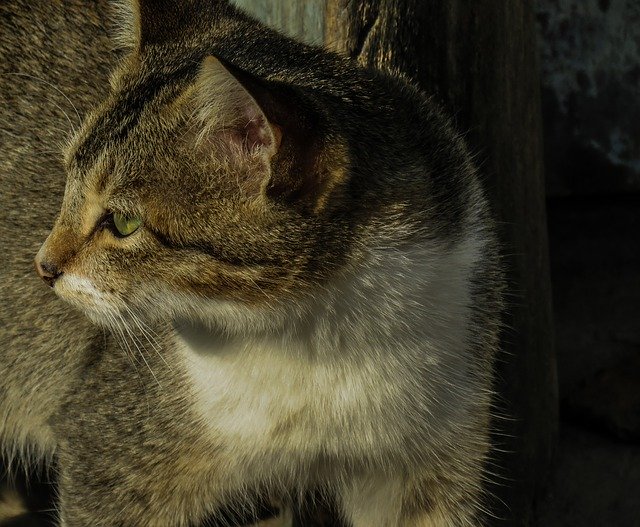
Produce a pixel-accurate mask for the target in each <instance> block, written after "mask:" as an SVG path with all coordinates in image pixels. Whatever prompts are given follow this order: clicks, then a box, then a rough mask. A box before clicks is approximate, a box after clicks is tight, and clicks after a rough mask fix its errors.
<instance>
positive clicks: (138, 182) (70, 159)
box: [36, 50, 349, 325]
mask: <svg viewBox="0 0 640 527" xmlns="http://www.w3.org/2000/svg"><path fill="white" fill-rule="evenodd" d="M185 63H186V64H187V65H186V66H185V65H184V64H182V62H181V61H180V60H179V59H178V60H175V61H172V60H170V59H166V58H165V57H164V56H163V55H162V54H161V53H158V52H157V51H154V50H151V51H148V52H147V51H144V50H138V51H137V52H136V53H134V54H133V55H132V56H131V57H129V59H127V60H126V61H125V62H124V64H123V66H122V67H121V68H120V70H119V71H118V72H117V73H116V74H115V75H114V78H113V83H112V84H113V88H112V92H111V95H110V97H109V98H108V100H106V101H105V102H104V103H103V104H102V105H101V106H100V107H99V108H98V109H97V110H96V111H95V112H94V113H93V114H92V115H90V116H89V117H88V118H87V119H86V121H85V123H84V125H83V127H82V129H81V130H80V132H79V133H78V134H76V136H75V138H74V139H73V141H72V142H71V144H70V146H69V148H68V150H67V152H66V155H65V161H66V167H67V173H68V180H67V187H66V190H65V196H64V201H63V205H62V209H61V212H60V215H59V217H58V219H57V221H56V223H55V226H54V227H53V230H52V232H51V234H50V235H49V237H48V238H47V240H46V242H45V243H44V244H43V246H42V248H41V250H40V252H39V253H38V256H37V259H36V263H37V267H38V269H39V272H40V273H41V274H42V275H44V277H45V278H46V279H47V281H49V282H50V284H52V285H53V286H54V288H55V291H56V293H57V294H58V295H59V296H60V297H62V298H63V299H64V300H66V301H68V302H70V303H72V304H74V305H75V306H77V307H79V308H80V309H82V310H83V311H85V312H86V313H87V314H88V315H89V316H90V317H91V318H92V319H94V320H95V321H97V322H99V323H103V324H106V325H111V324H113V323H114V322H117V317H122V316H126V315H127V313H128V312H130V311H132V310H133V311H135V312H137V313H139V314H140V313H142V314H143V315H146V316H150V317H176V316H187V317H195V316H198V313H199V312H200V311H202V310H205V311H206V306H221V305H226V306H229V305H235V306H238V305H241V306H245V307H250V308H252V307H255V308H270V307H273V306H275V305H277V304H279V303H280V302H282V301H283V300H287V299H295V298H296V297H298V296H299V295H300V294H301V293H302V292H304V291H308V290H312V289H313V287H314V286H315V285H317V284H318V283H321V282H322V281H323V280H324V279H325V278H326V277H327V276H329V275H330V274H331V272H333V270H334V269H336V268H337V267H339V266H340V264H341V262H342V261H343V260H344V258H345V255H346V253H347V252H348V247H349V236H348V232H347V230H348V229H345V228H343V227H340V225H339V222H338V221H335V220H333V219H332V218H331V215H332V213H331V212H330V210H329V209H330V208H331V207H330V206H329V204H330V203H331V196H332V195H333V194H335V193H338V192H340V188H341V186H342V184H343V183H344V180H345V177H346V176H345V174H346V168H345V167H346V166H347V160H346V157H347V156H346V149H345V148H344V147H343V146H342V145H341V143H340V140H339V139H336V138H335V137H333V138H332V140H331V141H329V140H327V139H326V138H325V137H323V135H322V133H320V132H319V130H321V129H322V124H321V123H320V122H319V121H317V120H314V119H313V118H311V119H310V118H309V117H308V116H307V117H305V119H304V120H303V121H304V123H305V124H304V125H300V124H296V123H299V122H302V121H296V122H294V120H292V119H290V118H289V117H286V115H285V113H286V112H285V113H282V112H281V113H280V114H279V113H278V110H277V108H276V106H277V105H278V104H279V102H278V100H277V99H278V97H280V95H278V94H276V95H274V94H270V93H269V89H268V88H264V87H263V86H261V87H256V86H257V85H255V86H254V87H256V90H254V92H253V93H250V92H249V91H248V89H247V88H246V87H245V84H246V82H240V81H239V79H238V77H237V74H235V75H234V74H232V73H231V72H230V71H229V69H228V68H227V67H225V66H223V65H222V64H221V63H220V62H219V61H218V60H217V59H214V58H213V57H206V58H198V59H197V60H194V59H193V58H192V57H189V58H187V59H185ZM248 82H249V84H251V83H252V82H253V81H250V80H249V81H248ZM282 90H283V93H285V92H286V89H285V88H282ZM285 95H287V97H289V95H288V94H286V93H285ZM256 99H261V100H262V101H264V104H259V103H258V102H256ZM265 106H267V107H269V108H270V109H271V114H272V115H275V119H276V120H277V121H276V120H274V118H273V117H272V115H269V117H267V112H266V111H264V110H263V108H264V107H265ZM274 108H276V109H274ZM278 115H280V116H282V117H278ZM310 123H311V124H310ZM312 125H313V126H312ZM114 319H116V320H114Z"/></svg>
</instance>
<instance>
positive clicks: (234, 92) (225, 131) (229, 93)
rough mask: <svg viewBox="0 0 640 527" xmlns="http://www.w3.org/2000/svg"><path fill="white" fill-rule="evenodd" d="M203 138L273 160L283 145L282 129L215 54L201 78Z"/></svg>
mask: <svg viewBox="0 0 640 527" xmlns="http://www.w3.org/2000/svg"><path fill="white" fill-rule="evenodd" d="M197 93H198V98H199V114H200V118H201V121H202V124H203V128H202V131H201V134H200V135H201V139H204V142H205V144H206V143H207V142H215V143H217V145H218V146H219V147H222V148H226V149H227V150H228V152H227V153H228V154H229V155H232V156H237V157H238V156H239V157H242V156H251V157H261V158H263V160H264V161H269V160H270V158H271V157H273V156H274V155H275V154H276V153H277V151H278V148H279V146H280V142H281V140H282V131H281V129H280V127H279V126H278V125H276V124H274V123H272V122H270V121H269V119H268V118H267V116H266V115H265V113H264V111H263V110H262V108H261V107H260V105H259V104H258V103H257V102H256V100H255V99H254V97H253V96H252V95H251V94H250V93H249V91H247V89H246V88H245V87H244V86H243V85H242V83H241V82H240V81H239V80H238V79H237V78H236V77H235V76H234V75H233V74H232V73H231V72H230V71H229V70H228V69H227V68H226V67H225V66H224V65H223V64H222V63H221V62H220V61H219V60H218V59H217V58H215V57H211V56H210V57H207V58H206V59H205V60H204V61H203V63H202V66H201V69H200V74H199V76H198V80H197Z"/></svg>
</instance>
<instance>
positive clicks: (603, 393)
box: [536, 0, 640, 527]
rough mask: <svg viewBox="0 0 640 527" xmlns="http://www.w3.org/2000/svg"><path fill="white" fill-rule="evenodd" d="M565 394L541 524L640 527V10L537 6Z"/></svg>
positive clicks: (576, 1)
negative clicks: (557, 441) (556, 450)
mask: <svg viewBox="0 0 640 527" xmlns="http://www.w3.org/2000/svg"><path fill="white" fill-rule="evenodd" d="M536 15H537V25H538V35H539V47H540V53H541V59H542V60H541V66H542V97H543V117H544V131H545V134H544V135H545V145H544V146H545V168H546V188H547V212H548V218H547V219H548V228H549V245H550V259H551V280H552V289H553V303H554V321H555V332H556V353H557V361H558V381H559V395H560V421H561V422H560V433H559V447H558V452H557V460H556V463H554V473H553V474H552V476H551V484H550V486H549V489H548V492H547V495H546V496H545V498H544V499H543V500H542V501H541V502H540V503H539V504H538V514H539V518H540V521H539V524H540V525H541V526H545V527H555V526H567V527H569V526H571V527H575V526H618V527H625V526H630V527H631V526H638V525H640V2H639V1H637V0H537V2H536Z"/></svg>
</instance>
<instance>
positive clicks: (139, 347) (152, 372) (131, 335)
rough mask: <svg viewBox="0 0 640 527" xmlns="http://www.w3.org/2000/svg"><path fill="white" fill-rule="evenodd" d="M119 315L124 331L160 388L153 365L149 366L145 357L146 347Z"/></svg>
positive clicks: (118, 313)
mask: <svg viewBox="0 0 640 527" xmlns="http://www.w3.org/2000/svg"><path fill="white" fill-rule="evenodd" d="M117 315H118V317H119V318H120V321H121V322H122V327H123V329H124V331H126V333H127V335H128V336H129V338H130V339H131V342H133V345H134V346H135V347H136V350H137V351H138V354H139V355H140V357H141V358H142V360H143V361H144V363H145V364H146V366H147V368H148V369H149V373H151V376H152V377H153V379H154V380H155V382H156V383H157V384H158V386H161V385H160V381H159V380H158V378H157V377H156V374H155V373H154V371H153V369H152V368H151V365H150V364H149V362H148V361H147V358H146V357H145V354H144V349H143V348H144V345H142V343H139V342H138V340H137V339H136V336H135V335H134V333H133V332H132V331H131V328H130V327H129V326H128V324H127V323H126V322H125V320H124V318H123V317H122V314H121V313H120V312H117ZM141 345H142V347H141Z"/></svg>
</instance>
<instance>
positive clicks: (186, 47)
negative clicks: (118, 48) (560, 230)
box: [0, 0, 502, 527]
mask: <svg viewBox="0 0 640 527" xmlns="http://www.w3.org/2000/svg"><path fill="white" fill-rule="evenodd" d="M25 6H26V3H23V2H12V3H11V4H4V5H2V6H0V13H1V14H2V15H3V17H4V18H3V19H2V20H3V22H2V23H3V24H4V25H6V26H8V27H9V28H11V30H12V31H13V33H12V36H11V37H10V38H8V39H7V40H6V41H5V37H2V41H1V42H0V52H1V55H0V58H1V59H2V64H3V66H2V67H3V68H4V69H3V71H2V76H1V77H0V79H1V80H0V82H1V83H2V84H0V88H1V89H2V94H3V96H4V97H5V100H6V101H7V102H8V104H6V105H5V107H4V108H3V110H2V113H1V114H0V119H1V120H0V125H1V126H0V129H1V130H2V134H3V136H2V137H3V144H2V151H3V155H4V159H3V160H2V161H1V163H2V164H1V165H0V168H1V171H2V183H1V184H2V202H3V204H4V207H3V210H4V211H5V213H8V214H9V217H8V219H7V220H6V221H3V222H2V224H1V226H0V229H2V230H0V240H1V242H0V243H2V250H3V253H4V254H7V255H9V262H8V265H6V266H4V265H3V268H2V271H1V272H2V273H3V274H2V282H1V285H0V287H1V288H2V294H3V298H2V303H1V304H0V317H1V321H2V327H3V329H2V333H0V371H2V376H0V393H1V395H2V399H1V403H0V417H1V420H0V438H1V439H2V441H3V444H4V445H5V449H6V450H7V451H8V452H10V453H18V454H19V455H23V456H24V455H25V453H26V454H29V453H33V454H34V455H36V456H38V457H40V456H46V455H53V454H54V453H55V455H56V458H57V460H58V463H59V467H60V481H59V489H60V491H59V492H60V504H59V508H60V519H61V522H62V525H64V526H66V527H76V526H87V525H91V526H105V527H106V526H110V527H112V526H119V525H121V526H134V525H135V526H169V525H175V526H178V525H180V526H182V525H191V524H193V523H194V522H201V521H203V519H204V518H205V517H207V516H208V515H209V514H211V513H212V512H215V511H216V510H218V509H220V508H222V507H224V506H227V507H228V506H229V505H230V504H231V506H238V507H241V506H244V507H247V506H249V505H250V504H251V503H252V502H253V498H255V496H257V495H260V496H263V497H266V498H267V499H268V500H270V501H272V502H274V503H281V502H285V503H287V502H288V503H294V502H295V501H296V498H297V496H298V493H299V494H300V495H302V494H304V493H305V492H307V491H319V492H320V493H322V494H326V495H329V496H334V497H335V499H336V500H337V502H338V503H339V506H340V509H341V514H342V516H343V519H344V520H345V521H346V522H348V523H349V524H351V525H353V526H354V527H365V526H367V527H368V526H372V525H374V524H375V525H379V526H380V527H392V526H396V525H397V526H403V527H409V526H425V527H426V526H445V525H446V526H465V525H478V524H479V523H480V522H481V521H482V520H481V509H482V499H483V491H482V488H483V478H484V473H483V467H484V463H485V460H486V456H487V452H488V449H489V443H488V441H489V408H490V402H491V381H492V363H493V358H494V355H495V352H496V350H497V342H498V340H497V335H498V328H499V312H500V309H501V289H502V279H501V273H500V269H499V264H498V256H497V248H496V243H495V237H494V234H493V227H492V222H491V220H490V218H489V215H488V212H487V207H486V204H485V200H484V197H483V194H482V192H481V189H480V187H479V183H478V181H477V178H476V175H475V169H474V167H473V165H472V163H471V161H470V158H469V155H468V153H467V151H466V149H465V147H464V144H463V143H462V141H461V140H460V139H459V138H458V137H457V135H456V134H455V133H454V132H453V130H452V128H451V126H450V124H449V121H448V120H447V119H446V118H445V117H443V116H442V115H441V114H440V112H439V110H438V109H437V108H436V107H435V106H434V105H433V103H432V102H431V101H430V100H429V99H428V98H427V97H425V96H424V95H423V94H422V93H420V92H419V91H418V90H417V89H416V88H415V87H414V86H413V85H412V84H411V83H410V82H408V81H407V80H406V79H402V78H398V77H397V76H394V75H392V74H389V73H386V72H381V71H373V70H365V69H362V68H359V67H358V66H356V65H355V64H354V63H353V62H352V61H350V60H348V59H346V58H344V57H340V56H338V55H335V54H332V53H329V52H327V51H324V50H322V49H319V48H314V47H309V46H306V45H303V44H300V43H297V42H295V41H292V40H290V39H288V38H285V37H283V36H281V35H279V34H277V33H275V32H274V31H272V30H270V29H268V28H266V27H264V26H263V25H261V24H259V23H258V22H256V21H254V20H253V19H251V18H249V17H248V16H246V15H244V14H243V13H241V12H239V11H237V10H235V9H234V8H232V7H231V6H229V5H228V4H227V3H226V2H223V1H216V0H186V1H181V2H179V1H171V0H161V1H155V2H152V1H148V0H147V1H140V2H137V3H132V4H125V5H124V6H121V11H120V21H121V23H122V25H123V26H124V28H123V29H122V30H121V33H120V36H119V39H118V42H120V43H124V44H125V45H126V46H128V50H126V51H125V52H123V53H122V58H121V59H120V60H119V62H118V65H117V67H116V68H115V70H114V72H113V73H112V74H111V75H110V77H109V86H107V85H106V82H105V79H106V75H105V73H104V72H105V68H107V66H108V65H109V64H110V63H111V62H112V60H113V59H114V58H115V55H114V54H113V53H112V52H110V51H108V50H109V49H110V47H109V44H108V43H107V42H108V41H107V39H106V37H105V35H104V30H103V28H104V27H105V26H106V25H107V18H108V15H107V14H106V12H105V8H104V6H103V5H102V3H101V2H98V3H97V4H91V6H92V8H91V9H89V10H87V9H86V7H87V6H86V5H84V4H82V3H81V2H69V3H65V4H64V7H63V5H62V4H56V3H54V4H50V3H45V2H41V3H38V4H37V5H36V6H35V8H34V11H31V12H30V13H31V14H27V13H26V11H24V9H25ZM61 13H63V14H61ZM65 17H67V19H65ZM16 21H17V22H16ZM3 30H4V28H3ZM51 35H59V38H60V39H61V42H63V45H62V46H61V47H62V51H61V52H60V55H59V56H58V55H56V54H55V53H53V54H52V55H51V56H50V57H49V56H47V55H46V54H42V53H40V52H39V51H38V50H36V49H34V46H33V45H26V43H25V40H28V39H29V38H32V39H35V40H38V39H39V38H40V39H45V38H51ZM47 49H49V48H47ZM18 57H24V58H18ZM43 65H46V68H45V70H46V73H45V74H44V77H43V76H42V75H43V71H42V70H43ZM16 70H17V71H18V72H22V71H24V72H29V73H28V74H29V75H36V76H37V77H38V78H39V79H41V80H46V82H47V83H49V84H44V87H43V86H40V85H38V84H37V83H38V81H35V80H34V81H29V82H25V78H23V77H20V76H18V77H17V78H18V79H21V80H20V82H18V83H14V84H12V83H11V82H10V81H8V80H7V79H8V78H9V76H8V75H9V74H14V73H16ZM52 84H53V85H54V86H55V89H54V88H53V87H52V86H51V85H52ZM57 89H60V90H62V91H63V92H66V93H69V94H71V96H72V97H73V100H74V103H75V105H76V106H78V107H79V111H82V112H83V113H84V112H85V111H87V110H88V108H89V107H90V106H94V103H96V102H97V101H98V100H99V101H101V102H99V103H97V104H95V107H94V108H93V109H92V110H91V111H89V112H88V114H87V116H86V117H85V119H84V121H83V124H82V126H81V127H80V128H79V129H78V130H77V131H75V132H74V134H73V136H72V138H71V139H70V140H69V142H68V144H67V146H65V148H64V157H63V159H62V163H59V162H58V158H57V157H56V156H55V154H50V153H39V152H38V151H37V150H31V149H33V148H38V145H47V148H51V146H50V145H51V144H52V143H55V141H56V140H58V139H60V128H63V129H64V130H65V131H66V130H68V128H69V127H68V126H67V124H65V119H66V117H65V113H67V114H69V112H73V111H74V110H73V109H72V108H71V104H70V101H66V97H60V96H59V92H58V91H57ZM21 145H22V146H21ZM25 150H26V152H27V153H26V154H25V153H24V152H25ZM63 173H65V174H66V189H65V192H64V198H63V201H62V206H61V210H60V213H59V215H58V216H57V219H56V220H55V223H54V222H53V216H54V210H56V209H57V207H58V206H59V200H60V197H61V191H62V187H63ZM113 212H118V213H122V214H125V215H127V216H131V217H140V218H141V219H142V226H141V227H140V228H139V229H138V230H137V231H136V232H135V233H133V234H132V235H130V236H127V237H120V236H118V235H117V232H116V231H115V230H114V225H113V220H112V213H113ZM53 223H54V224H53ZM50 224H53V229H52V230H51V232H50V234H49V235H48V237H47V240H46V241H45V243H44V244H43V245H42V247H41V248H40V250H39V251H38V250H37V246H38V243H39V242H40V241H42V239H43V238H44V237H45V235H46V232H47V230H48V228H49V225H50ZM36 252H38V256H37V265H38V267H39V269H40V272H41V273H43V272H44V271H43V269H46V270H48V271H47V272H51V273H53V274H54V275H56V278H55V286H54V290H55V293H56V294H57V295H58V296H60V297H61V298H62V299H63V300H65V301H66V303H67V304H70V305H72V306H74V307H75V308H77V309H79V310H80V311H82V312H83V313H84V314H85V315H87V316H88V318H89V319H91V320H92V321H93V322H94V323H96V326H94V325H92V324H90V323H88V321H87V320H86V319H85V318H83V317H82V316H80V315H78V314H76V312H75V311H74V310H71V309H69V308H68V307H66V306H67V304H65V303H62V302H59V301H56V299H55V298H54V295H53V294H52V291H50V290H47V288H45V287H44V286H43V285H42V284H41V283H40V284H38V283H36V278H35V274H34V273H33V272H32V271H31V265H32V264H31V262H30V260H31V258H32V257H33V255H35V253H36ZM50 281H51V282H52V283H53V278H52V279H51V280H50ZM98 327H102V328H105V329H106V330H108V331H103V330H102V329H98Z"/></svg>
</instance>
